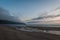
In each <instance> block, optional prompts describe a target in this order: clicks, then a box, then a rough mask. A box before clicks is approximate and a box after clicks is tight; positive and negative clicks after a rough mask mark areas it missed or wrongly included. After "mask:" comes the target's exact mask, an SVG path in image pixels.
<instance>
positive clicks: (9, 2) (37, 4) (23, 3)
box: [0, 0, 60, 21]
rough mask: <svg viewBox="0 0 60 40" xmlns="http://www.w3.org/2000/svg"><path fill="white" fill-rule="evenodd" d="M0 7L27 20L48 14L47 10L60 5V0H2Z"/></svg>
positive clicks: (11, 14) (12, 14)
mask: <svg viewBox="0 0 60 40" xmlns="http://www.w3.org/2000/svg"><path fill="white" fill-rule="evenodd" d="M0 7H3V8H4V9H6V10H8V11H9V15H10V16H14V17H18V18H19V19H20V20H22V21H26V20H31V19H34V18H38V17H40V16H42V15H47V14H45V13H46V12H50V11H51V10H54V9H56V8H58V7H60V0H0ZM48 14H49V15H50V14H51V15H54V14H53V13H48ZM55 14H56V13H55Z"/></svg>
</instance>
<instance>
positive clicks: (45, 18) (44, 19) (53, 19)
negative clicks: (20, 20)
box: [28, 7, 60, 24]
mask: <svg viewBox="0 0 60 40" xmlns="http://www.w3.org/2000/svg"><path fill="white" fill-rule="evenodd" d="M57 20H59V22H60V7H58V8H56V9H54V10H51V11H50V12H47V13H43V14H42V15H41V16H39V17H37V18H33V19H31V20H30V21H28V22H30V23H40V24H41V23H44V24H46V23H47V24H49V23H51V24H52V23H59V22H58V21H57Z"/></svg>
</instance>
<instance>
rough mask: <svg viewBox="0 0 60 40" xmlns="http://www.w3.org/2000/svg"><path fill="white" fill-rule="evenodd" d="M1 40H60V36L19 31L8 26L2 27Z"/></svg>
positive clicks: (0, 31)
mask: <svg viewBox="0 0 60 40" xmlns="http://www.w3.org/2000/svg"><path fill="white" fill-rule="evenodd" d="M0 40H60V35H55V34H50V33H44V32H26V31H19V30H16V29H15V28H11V27H8V26H5V25H4V26H2V25H1V26H0Z"/></svg>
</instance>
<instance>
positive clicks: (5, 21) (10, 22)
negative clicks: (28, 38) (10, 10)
mask: <svg viewBox="0 0 60 40" xmlns="http://www.w3.org/2000/svg"><path fill="white" fill-rule="evenodd" d="M0 24H23V25H25V23H22V22H13V21H8V20H0Z"/></svg>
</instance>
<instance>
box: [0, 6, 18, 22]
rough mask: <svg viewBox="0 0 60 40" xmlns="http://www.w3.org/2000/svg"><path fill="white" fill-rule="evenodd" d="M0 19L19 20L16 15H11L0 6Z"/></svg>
mask: <svg viewBox="0 0 60 40" xmlns="http://www.w3.org/2000/svg"><path fill="white" fill-rule="evenodd" d="M0 20H9V21H16V22H18V21H19V20H18V18H17V17H15V16H11V15H10V14H9V11H7V10H5V9H3V8H2V7H0Z"/></svg>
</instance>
